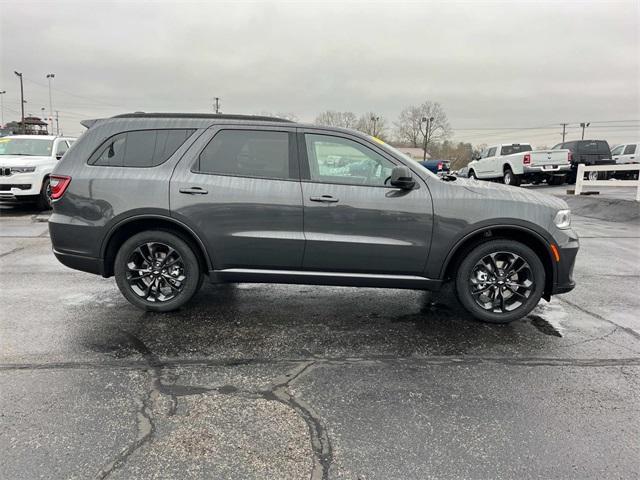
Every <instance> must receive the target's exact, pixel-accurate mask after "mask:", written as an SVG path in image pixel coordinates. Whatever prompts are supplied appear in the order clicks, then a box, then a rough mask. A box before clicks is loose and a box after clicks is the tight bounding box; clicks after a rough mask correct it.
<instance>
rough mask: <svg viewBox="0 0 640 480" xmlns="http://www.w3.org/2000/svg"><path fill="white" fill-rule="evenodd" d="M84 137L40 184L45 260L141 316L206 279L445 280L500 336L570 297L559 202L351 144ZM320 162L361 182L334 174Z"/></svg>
mask: <svg viewBox="0 0 640 480" xmlns="http://www.w3.org/2000/svg"><path fill="white" fill-rule="evenodd" d="M84 125H86V126H88V127H89V129H88V130H87V131H86V132H85V133H84V135H83V136H82V137H81V138H80V139H79V140H78V142H76V144H75V145H74V147H73V148H72V149H71V150H70V151H69V152H68V154H67V155H65V156H64V158H63V159H62V161H61V162H60V163H59V164H58V165H57V166H56V168H55V170H54V173H53V175H52V176H51V189H52V190H51V197H52V199H53V214H52V215H51V218H50V220H49V231H50V234H51V241H52V244H53V251H54V254H55V255H56V257H57V258H58V259H59V260H60V261H61V262H62V263H63V264H65V265H67V266H69V267H71V268H75V269H78V270H83V271H86V272H91V273H95V274H100V275H102V276H104V277H110V276H115V280H116V283H117V285H118V287H119V288H120V290H121V292H122V294H123V295H124V296H125V297H126V298H127V299H128V300H129V301H130V302H131V303H132V304H134V305H136V306H137V307H140V308H142V309H146V310H151V311H159V312H164V311H170V310H175V309H176V308H179V307H181V306H182V305H184V304H185V303H186V302H187V301H188V300H189V299H190V298H191V297H192V296H193V295H194V294H195V293H196V291H197V290H198V289H199V288H200V285H201V282H202V281H203V276H204V275H206V276H208V278H209V280H210V281H212V282H267V283H298V284H321V285H345V286H359V287H389V288H410V289H423V290H433V291H437V290H439V289H440V287H441V286H442V285H443V283H445V282H446V281H449V280H451V281H453V282H455V288H456V292H457V296H458V298H459V299H460V301H461V303H462V305H463V306H464V307H465V308H466V309H467V310H468V311H469V312H470V313H471V314H472V315H473V316H475V317H476V318H478V319H481V320H484V321H488V322H499V323H502V322H509V321H512V320H515V319H517V318H521V317H523V316H524V315H527V314H528V313H529V312H530V311H531V309H533V308H534V307H535V306H536V305H537V303H538V301H539V300H540V298H541V297H544V298H545V299H547V300H549V299H550V297H551V295H554V294H560V293H564V292H568V291H570V290H572V289H573V288H574V285H575V283H574V281H573V278H572V270H573V265H574V260H575V257H576V254H577V252H578V238H577V236H576V234H575V233H574V232H573V231H572V229H571V228H570V212H569V209H568V207H567V204H566V203H565V202H564V201H563V200H561V199H559V198H556V197H552V196H548V195H542V194H539V193H535V192H528V191H526V190H520V189H514V188H512V187H507V186H504V185H497V184H492V183H484V182H483V183H480V182H474V181H469V180H465V179H460V178H456V177H453V176H443V177H438V176H436V175H434V174H432V173H431V172H430V171H428V170H427V169H425V168H424V167H422V166H421V165H419V164H418V163H416V162H415V161H414V160H412V159H411V158H409V157H407V156H405V155H404V154H402V153H401V152H399V151H398V150H396V149H395V148H393V147H391V146H389V145H387V144H386V143H384V142H383V141H382V140H379V139H377V138H374V137H370V136H367V135H364V134H362V133H359V132H355V131H352V130H347V129H340V128H329V127H319V126H312V125H305V124H299V123H294V122H289V121H285V120H279V119H275V118H270V117H250V116H239V115H238V116H236V115H205V114H182V115H180V114H143V113H136V114H125V115H119V116H117V117H113V118H109V119H102V120H95V121H86V122H84ZM331 155H340V157H341V158H342V159H343V160H345V161H346V159H348V161H349V162H352V163H355V164H358V165H361V164H363V163H366V164H368V165H369V168H368V169H367V171H366V172H364V171H362V169H361V168H358V169H355V170H356V171H354V170H352V169H350V168H341V169H340V170H336V169H334V167H333V166H332V160H331V159H330V158H329V157H330V156H331ZM345 166H346V167H348V166H349V165H345ZM91 204H95V208H87V206H88V205H91ZM79 205H82V208H78V206H79ZM85 211H86V212H87V213H83V212H85ZM62 288H64V287H62Z"/></svg>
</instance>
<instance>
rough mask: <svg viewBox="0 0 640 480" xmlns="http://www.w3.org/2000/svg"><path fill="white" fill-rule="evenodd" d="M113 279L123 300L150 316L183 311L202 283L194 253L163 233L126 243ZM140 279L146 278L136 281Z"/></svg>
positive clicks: (140, 235) (151, 233)
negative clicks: (183, 306)
mask: <svg viewBox="0 0 640 480" xmlns="http://www.w3.org/2000/svg"><path fill="white" fill-rule="evenodd" d="M163 255H164V256H163ZM162 262H164V263H166V265H167V266H166V267H164V266H163V265H162ZM151 267H153V268H151ZM141 272H142V273H141ZM114 275H115V277H116V283H117V284H118V288H119V289H120V292H122V294H123V295H124V297H125V298H126V299H127V300H129V302H131V304H133V305H134V306H136V307H138V308H141V309H143V310H147V311H151V312H170V311H172V310H176V309H178V308H180V307H181V306H182V305H184V304H185V303H187V302H188V301H189V300H190V299H191V298H192V297H193V295H194V294H195V293H196V292H197V291H198V288H199V287H200V286H201V285H202V279H203V274H202V271H201V269H200V264H199V262H198V258H197V257H196V254H195V253H194V251H193V249H192V248H191V247H190V246H189V245H188V244H187V242H185V241H184V240H183V239H182V238H180V237H178V236H177V235H174V234H173V233H170V232H167V231H163V230H149V231H145V232H141V233H138V234H136V235H134V236H133V237H131V238H129V239H128V240H127V241H126V242H124V243H123V244H122V246H121V247H120V249H119V250H118V253H117V255H116V259H115V264H114ZM140 275H142V276H144V278H134V277H136V276H140ZM154 297H155V298H154Z"/></svg>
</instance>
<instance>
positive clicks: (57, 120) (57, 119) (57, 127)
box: [56, 110, 60, 135]
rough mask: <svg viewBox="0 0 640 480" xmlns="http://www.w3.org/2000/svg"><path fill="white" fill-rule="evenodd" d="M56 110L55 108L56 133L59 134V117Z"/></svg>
mask: <svg viewBox="0 0 640 480" xmlns="http://www.w3.org/2000/svg"><path fill="white" fill-rule="evenodd" d="M59 113H60V112H58V110H56V135H60V117H59Z"/></svg>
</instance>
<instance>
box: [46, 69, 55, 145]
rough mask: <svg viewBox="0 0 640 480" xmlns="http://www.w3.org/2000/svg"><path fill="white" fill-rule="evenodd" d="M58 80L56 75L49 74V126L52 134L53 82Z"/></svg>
mask: <svg viewBox="0 0 640 480" xmlns="http://www.w3.org/2000/svg"><path fill="white" fill-rule="evenodd" d="M54 78H56V74H55V73H47V81H48V82H49V124H50V125H51V133H53V100H52V96H51V82H52V81H53V79H54Z"/></svg>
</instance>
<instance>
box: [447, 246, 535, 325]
mask: <svg viewBox="0 0 640 480" xmlns="http://www.w3.org/2000/svg"><path fill="white" fill-rule="evenodd" d="M544 283H545V271H544V266H543V265H542V262H541V261H540V258H539V257H538V255H536V253H535V252H534V251H533V250H531V249H530V248H529V247H527V246H526V245H524V244H522V243H520V242H516V241H513V240H491V241H488V242H485V243H482V244H480V245H478V246H477V247H475V248H474V249H473V250H471V252H469V253H468V254H467V255H466V256H465V258H464V260H463V261H462V262H461V263H460V266H459V267H458V271H457V273H456V293H457V295H458V299H459V300H460V303H462V305H463V306H464V307H465V308H466V309H467V310H468V311H469V312H470V313H471V314H472V315H473V316H474V317H476V318H477V319H479V320H482V321H484V322H491V323H508V322H511V321H513V320H517V319H519V318H522V317H524V316H525V315H527V314H528V313H529V312H530V311H531V310H532V309H533V308H534V307H535V306H536V305H537V304H538V302H539V301H540V297H542V293H543V290H544Z"/></svg>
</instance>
